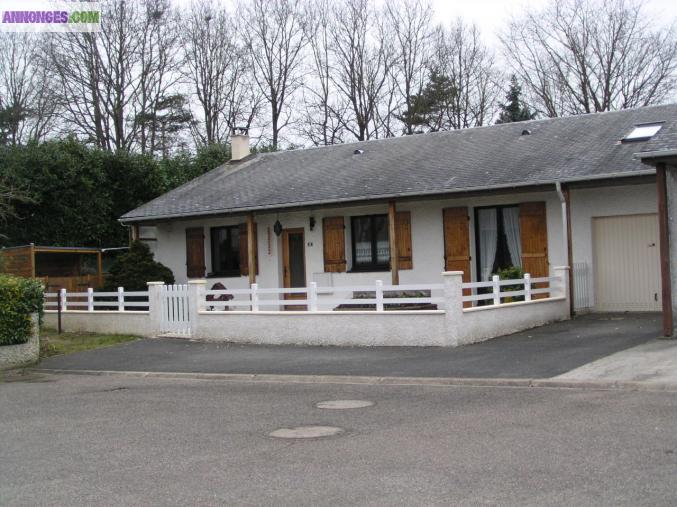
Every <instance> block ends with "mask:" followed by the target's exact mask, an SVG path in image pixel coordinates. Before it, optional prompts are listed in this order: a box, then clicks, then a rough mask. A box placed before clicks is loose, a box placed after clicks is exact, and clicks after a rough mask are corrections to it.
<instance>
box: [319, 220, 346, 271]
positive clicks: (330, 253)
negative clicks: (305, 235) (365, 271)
mask: <svg viewBox="0 0 677 507" xmlns="http://www.w3.org/2000/svg"><path fill="white" fill-rule="evenodd" d="M322 246H323V251H324V271H325V273H341V272H344V271H345V270H346V233H345V224H344V221H343V217H325V218H324V219H322Z"/></svg>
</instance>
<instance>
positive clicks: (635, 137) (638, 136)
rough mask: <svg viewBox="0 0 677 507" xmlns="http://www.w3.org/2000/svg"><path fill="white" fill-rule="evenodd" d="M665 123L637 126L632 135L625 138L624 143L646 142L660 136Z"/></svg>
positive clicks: (631, 132)
mask: <svg viewBox="0 0 677 507" xmlns="http://www.w3.org/2000/svg"><path fill="white" fill-rule="evenodd" d="M662 126H663V123H641V124H639V125H635V127H634V128H633V129H632V130H631V131H630V133H629V134H628V135H627V136H625V137H624V138H623V141H646V140H648V139H651V138H652V137H653V136H655V135H656V134H658V131H659V130H660V129H661V127H662Z"/></svg>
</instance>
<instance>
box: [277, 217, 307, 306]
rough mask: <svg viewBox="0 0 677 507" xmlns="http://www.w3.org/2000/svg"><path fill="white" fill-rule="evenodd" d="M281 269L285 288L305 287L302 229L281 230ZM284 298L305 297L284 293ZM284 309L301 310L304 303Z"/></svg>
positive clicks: (303, 296) (304, 296) (303, 295)
mask: <svg viewBox="0 0 677 507" xmlns="http://www.w3.org/2000/svg"><path fill="white" fill-rule="evenodd" d="M282 269H283V273H282V274H283V283H284V287H285V288H295V287H306V254H305V238H304V234H303V229H285V230H284V231H283V232H282ZM285 299H306V294H285ZM286 309H288V310H302V309H305V305H298V306H287V307H286Z"/></svg>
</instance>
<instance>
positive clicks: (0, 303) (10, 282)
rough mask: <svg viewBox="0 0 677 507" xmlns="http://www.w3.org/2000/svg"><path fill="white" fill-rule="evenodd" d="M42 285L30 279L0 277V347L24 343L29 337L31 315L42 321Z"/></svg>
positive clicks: (8, 276)
mask: <svg viewBox="0 0 677 507" xmlns="http://www.w3.org/2000/svg"><path fill="white" fill-rule="evenodd" d="M42 290H43V287H42V284H41V283H40V281H38V280H35V279H32V278H21V277H18V276H12V275H0V345H16V344H19V343H26V342H27V341H28V339H29V338H30V337H31V332H32V327H33V326H32V321H31V315H32V314H33V313H37V314H38V315H39V317H40V319H42V303H43V295H42Z"/></svg>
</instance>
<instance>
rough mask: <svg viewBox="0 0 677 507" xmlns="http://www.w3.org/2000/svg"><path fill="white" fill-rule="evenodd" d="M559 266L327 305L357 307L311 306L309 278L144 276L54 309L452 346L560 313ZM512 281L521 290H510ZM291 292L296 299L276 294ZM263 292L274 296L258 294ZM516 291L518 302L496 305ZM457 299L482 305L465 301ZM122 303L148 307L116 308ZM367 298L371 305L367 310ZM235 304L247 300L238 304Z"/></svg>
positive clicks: (259, 334)
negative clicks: (215, 285) (213, 280)
mask: <svg viewBox="0 0 677 507" xmlns="http://www.w3.org/2000/svg"><path fill="white" fill-rule="evenodd" d="M567 269H568V268H566V267H564V268H554V269H553V276H551V277H544V278H533V279H532V278H531V277H529V276H528V275H525V277H524V278H523V279H519V280H498V278H497V277H494V279H493V280H492V281H491V282H476V283H469V284H468V283H466V284H464V283H463V280H462V277H463V273H462V272H460V271H451V272H445V273H443V274H442V279H443V283H442V284H429V285H428V286H427V289H426V287H418V288H416V287H412V286H411V285H399V286H396V287H395V286H385V285H383V283H382V282H376V285H375V286H373V287H372V286H366V287H356V288H354V289H353V290H354V291H362V292H365V293H366V294H369V293H371V294H373V296H369V297H365V298H362V299H353V298H348V299H345V297H343V298H341V297H339V298H338V299H334V300H333V301H331V304H332V305H350V304H353V305H354V304H356V302H359V304H361V305H363V307H364V308H365V309H364V310H361V311H356V310H349V311H331V310H329V311H326V310H323V309H320V308H319V304H320V302H319V301H318V298H317V293H318V291H319V290H320V289H318V288H317V287H316V285H315V284H311V285H310V287H308V288H295V289H281V288H272V289H267V288H259V287H258V286H257V285H255V284H253V285H252V287H251V288H250V289H231V290H220V291H219V290H209V291H208V290H206V288H205V287H206V281H205V280H195V281H191V282H189V283H188V284H187V285H180V286H164V285H163V284H162V282H150V283H149V284H148V292H147V293H131V294H132V295H133V296H134V297H139V296H140V295H145V296H146V297H147V301H143V302H138V301H136V302H127V301H126V300H125V299H124V294H125V293H124V292H123V291H122V290H120V291H119V303H118V308H119V310H118V311H112V310H95V308H97V306H103V307H107V306H108V307H110V306H111V302H110V301H99V300H97V298H98V297H103V296H106V297H108V296H110V294H109V293H104V294H103V296H97V295H96V294H95V293H92V291H89V292H88V293H86V294H85V293H83V294H80V295H78V296H77V297H80V298H82V297H83V295H84V296H86V298H87V300H86V301H80V300H77V299H74V300H72V301H70V302H69V300H68V297H67V294H65V293H61V295H60V296H59V297H60V298H61V299H60V301H61V308H66V309H67V310H66V311H63V312H62V313H61V322H62V329H64V330H65V331H74V332H97V333H110V334H133V335H140V336H157V335H159V334H161V333H162V334H164V335H171V336H177V337H182V338H183V337H185V338H192V339H199V340H208V341H224V342H236V343H259V344H275V345H279V344H298V345H337V346H385V345H390V346H457V345H465V344H469V343H475V342H480V341H484V340H489V339H491V338H495V337H497V336H503V335H507V334H511V333H515V332H518V331H521V330H524V329H529V328H532V327H536V326H541V325H543V324H547V323H550V322H554V321H557V320H564V319H568V318H569V301H568V293H569V291H568V288H567V281H568V276H567ZM544 285H548V287H543V286H544ZM515 286H517V288H520V287H521V289H520V290H516V288H515ZM407 290H409V291H412V290H424V291H427V292H428V293H429V295H426V296H417V297H409V296H406V297H398V298H394V299H388V298H387V297H385V296H384V294H388V295H392V292H393V291H395V292H401V291H405V294H406V291H407ZM464 290H465V291H466V292H467V293H466V294H465V295H464V293H463V292H464ZM469 291H474V293H473V294H470V293H468V292H469ZM116 294H118V293H116ZM292 294H293V295H296V296H300V297H302V298H303V299H299V298H296V299H284V297H285V296H289V295H292ZM52 297H56V295H55V294H53V295H52ZM266 297H268V298H270V297H272V298H273V299H264V298H266ZM516 297H521V298H524V299H525V301H522V302H515V303H503V301H510V300H512V299H514V298H516ZM210 298H211V299H210ZM219 298H221V299H219ZM538 298H543V299H538ZM325 303H326V300H325ZM393 304H400V305H403V304H410V305H411V304H414V305H420V304H426V305H433V304H434V305H436V307H437V310H428V309H421V310H402V309H401V308H402V307H401V306H400V307H399V308H398V307H393ZM464 304H465V305H469V304H475V305H477V304H483V305H485V306H474V307H471V308H464ZM54 305H55V303H54V302H51V303H50V306H51V307H52V308H53V307H54ZM76 305H78V306H79V307H87V310H71V309H70V307H73V306H76ZM130 305H136V306H137V307H138V306H143V307H145V308H148V309H149V310H148V311H124V310H125V309H126V308H127V307H128V306H130ZM369 305H371V308H372V310H368V308H369ZM284 306H291V307H294V308H298V307H299V306H300V307H302V308H307V311H305V310H304V311H298V310H296V309H294V310H293V311H280V310H277V309H276V310H275V311H271V310H266V308H271V307H274V308H275V307H284ZM243 307H245V308H247V307H248V308H247V310H246V311H243V310H242V308H243ZM344 308H345V306H344ZM391 308H397V309H395V310H391ZM405 308H406V307H405ZM433 308H434V307H433ZM120 309H122V311H121V310H120ZM45 321H46V323H47V325H49V326H52V327H56V325H57V314H56V312H55V311H53V310H52V311H48V312H46V316H45Z"/></svg>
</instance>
